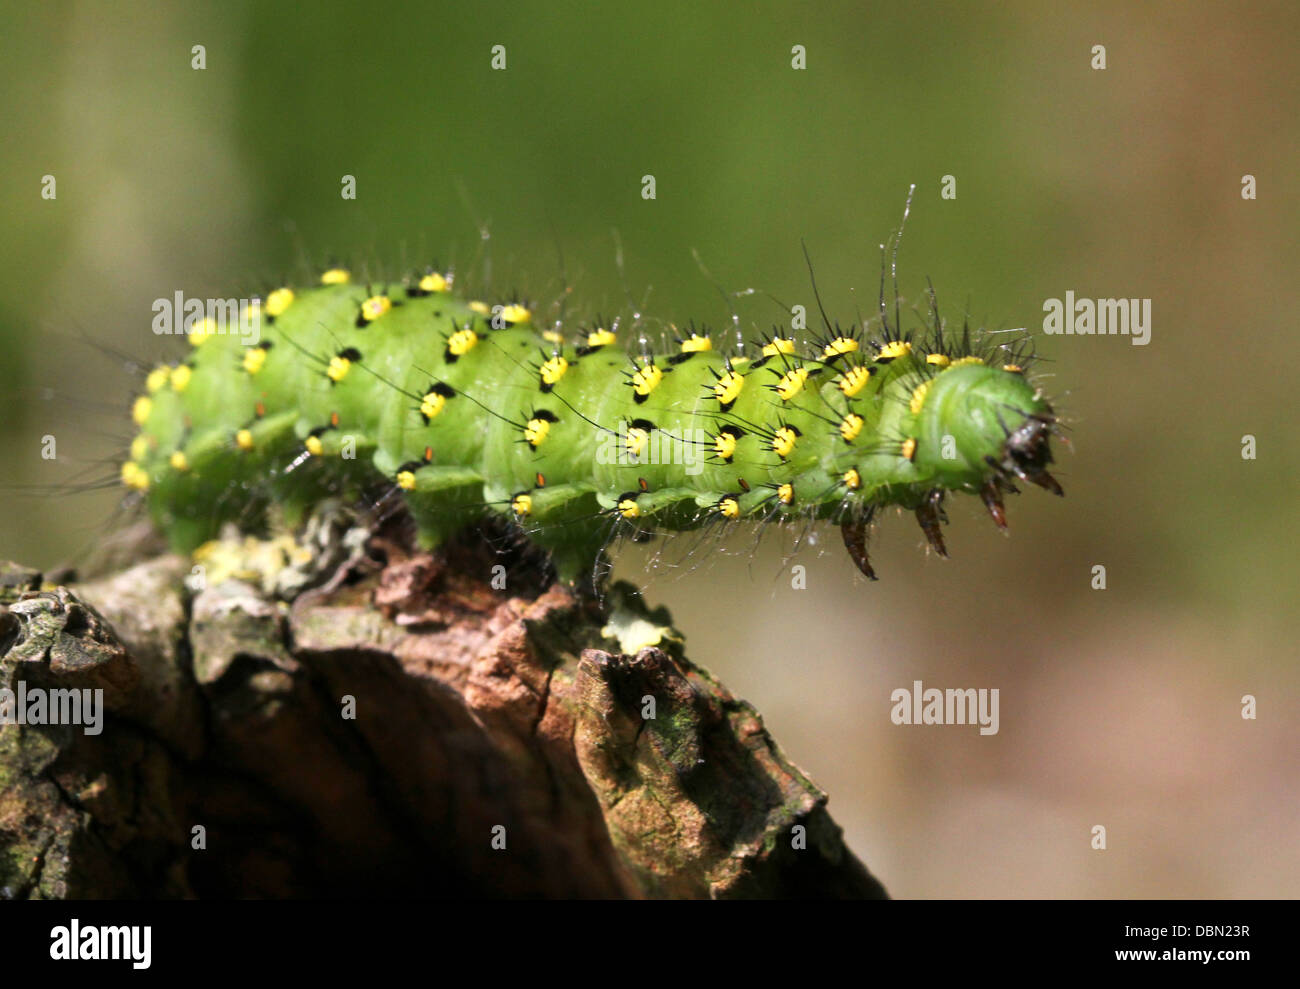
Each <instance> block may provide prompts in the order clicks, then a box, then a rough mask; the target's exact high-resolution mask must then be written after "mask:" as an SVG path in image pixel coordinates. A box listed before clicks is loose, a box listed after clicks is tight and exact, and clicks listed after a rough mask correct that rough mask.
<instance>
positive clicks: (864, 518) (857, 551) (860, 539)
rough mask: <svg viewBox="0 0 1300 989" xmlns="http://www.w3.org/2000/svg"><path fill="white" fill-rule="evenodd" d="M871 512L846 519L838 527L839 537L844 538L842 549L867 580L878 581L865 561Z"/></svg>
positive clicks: (869, 564) (868, 561) (868, 562)
mask: <svg viewBox="0 0 1300 989" xmlns="http://www.w3.org/2000/svg"><path fill="white" fill-rule="evenodd" d="M871 514H872V513H871V512H870V511H867V512H866V514H864V515H857V516H854V517H852V518H849V519H847V520H846V521H844V522H843V523H842V524H841V525H840V535H841V536H843V537H844V548H845V549H847V550H848V551H849V556H850V557H851V558H852V560H853V562H854V563H855V564H856V565H857V568H858V569H859V570H860V571H862V575H863V576H864V577H866V578H867V579H868V580H878V579H879V578H878V577H877V576H876V571H874V570H872V569H871V561H870V560H868V559H867V527H868V526H870V525H871Z"/></svg>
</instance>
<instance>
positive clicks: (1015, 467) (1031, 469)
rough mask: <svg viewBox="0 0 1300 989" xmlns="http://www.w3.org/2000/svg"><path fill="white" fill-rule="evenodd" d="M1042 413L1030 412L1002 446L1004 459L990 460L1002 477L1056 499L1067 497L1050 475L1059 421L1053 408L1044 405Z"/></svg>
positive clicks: (1042, 404)
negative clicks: (1032, 486)
mask: <svg viewBox="0 0 1300 989" xmlns="http://www.w3.org/2000/svg"><path fill="white" fill-rule="evenodd" d="M1041 406H1042V411H1037V412H1031V413H1029V414H1028V415H1026V416H1025V421H1024V422H1023V423H1021V425H1019V426H1017V427H1016V428H1015V429H1013V430H1011V434H1010V435H1009V436H1008V437H1007V438H1006V442H1005V443H1003V444H1002V456H1001V459H994V458H990V459H991V460H992V461H993V462H992V463H991V464H990V466H992V467H995V468H996V469H997V471H998V472H999V473H1000V474H1001V475H1002V476H1004V477H1005V476H1008V475H1015V476H1016V477H1018V478H1020V479H1021V480H1024V481H1028V482H1030V483H1031V484H1037V485H1038V486H1039V487H1040V488H1046V489H1047V490H1048V491H1050V492H1052V494H1055V495H1064V494H1065V492H1064V491H1062V490H1061V486H1060V485H1059V484H1058V483H1057V482H1056V478H1054V477H1052V475H1051V474H1049V473H1047V466H1048V464H1050V463H1051V462H1052V443H1051V440H1052V430H1053V429H1054V428H1055V426H1056V417H1055V416H1054V415H1053V414H1052V408H1051V406H1049V405H1047V403H1045V402H1043V403H1041Z"/></svg>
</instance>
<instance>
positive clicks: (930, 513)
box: [916, 491, 948, 559]
mask: <svg viewBox="0 0 1300 989" xmlns="http://www.w3.org/2000/svg"><path fill="white" fill-rule="evenodd" d="M916 520H917V521H918V522H919V523H921V531H922V532H924V533H925V540H926V542H928V543H929V544H930V548H931V549H933V550H934V551H935V552H936V553H938V554H939V555H940V556H942V557H943V558H944V559H947V558H948V548H947V547H946V546H944V544H943V531H942V530H941V529H940V528H939V525H940V523H942V522H947V521H948V517H947V515H945V514H944V511H943V492H942V491H931V492H930V493H929V494H928V495H926V497H925V501H923V502H921V504H920V505H918V506H917V507H916Z"/></svg>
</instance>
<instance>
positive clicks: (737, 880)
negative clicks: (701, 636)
mask: <svg viewBox="0 0 1300 989" xmlns="http://www.w3.org/2000/svg"><path fill="white" fill-rule="evenodd" d="M129 558H131V554H130V553H123V552H122V551H121V550H120V548H114V549H113V551H112V552H111V553H110V554H108V556H107V557H106V559H109V560H111V563H110V565H109V567H110V572H107V573H104V574H102V575H97V576H95V579H93V580H86V581H80V582H77V581H73V580H70V579H69V578H70V577H72V576H74V575H71V574H62V575H54V576H56V577H58V578H59V580H60V581H61V583H58V584H51V583H50V582H49V581H48V580H46V579H43V578H42V575H40V574H38V573H36V572H35V571H32V570H29V569H25V568H21V567H16V566H13V565H0V607H3V608H4V610H3V611H0V687H8V688H11V689H12V688H13V687H14V686H15V685H16V683H17V681H18V680H20V679H21V680H25V681H26V682H27V684H28V685H29V686H31V685H33V684H39V685H44V686H47V687H65V688H67V687H78V688H85V687H89V688H92V689H96V688H97V689H102V690H103V691H104V694H103V697H104V707H105V712H106V714H105V725H104V730H103V732H102V733H101V734H99V735H94V736H91V735H86V734H84V733H83V732H81V731H80V730H77V729H75V728H74V727H73V726H67V725H55V726H46V725H14V724H9V725H4V726H2V727H0V896H5V897H42V898H51V897H195V896H197V897H205V896H223V897H225V896H239V897H248V896H253V897H290V896H381V895H383V896H387V895H406V896H434V897H455V896H477V897H482V896H501V897H507V896H527V897H764V896H770V897H776V896H836V897H877V896H883V895H884V891H883V889H882V887H881V886H880V884H879V883H878V882H877V881H876V880H875V879H874V877H872V876H871V875H870V874H869V873H868V872H867V870H866V869H865V867H863V865H862V864H861V863H860V862H859V861H858V860H857V859H856V858H855V857H854V855H853V854H852V852H850V851H849V850H848V849H847V847H846V846H845V845H844V842H843V839H842V835H841V832H840V829H839V827H838V826H837V825H835V824H834V822H833V821H832V820H831V818H830V816H829V815H828V813H827V811H826V795H825V794H824V793H823V792H822V791H820V790H819V789H818V788H817V787H816V786H815V785H814V784H813V783H812V782H811V781H810V780H809V779H808V778H807V777H806V776H805V774H804V773H802V772H801V771H800V770H799V769H798V767H796V766H795V765H794V764H793V763H792V762H790V760H789V759H788V758H786V756H785V755H784V754H783V753H782V752H781V750H780V748H779V746H778V745H777V744H776V742H775V741H774V740H773V739H772V738H771V736H770V735H769V734H768V732H767V731H766V729H765V728H764V727H763V724H762V720H761V718H760V717H759V715H758V714H757V712H756V711H754V709H753V708H752V707H751V706H750V705H748V704H747V703H745V702H744V701H741V700H739V699H737V698H735V697H734V696H733V695H732V694H731V693H730V692H728V691H727V689H726V688H725V687H724V686H722V685H721V684H720V683H718V682H717V681H716V680H715V679H714V678H713V677H712V676H711V675H710V674H709V673H708V672H707V671H706V670H704V669H702V668H700V667H698V666H696V665H695V664H694V663H692V662H691V661H690V660H689V659H687V657H686V655H685V652H684V648H683V646H682V644H681V641H680V636H677V635H676V634H675V633H673V632H672V630H671V621H670V619H668V618H667V616H666V615H665V614H664V613H663V612H662V611H659V612H654V613H651V612H649V611H647V610H645V609H644V608H643V607H642V606H640V605H638V604H637V603H636V601H637V598H636V595H635V592H634V590H633V589H630V588H622V589H620V590H619V592H618V594H611V595H609V596H608V597H607V598H606V599H605V600H604V601H603V602H602V601H597V600H593V599H591V598H589V597H585V596H580V595H575V594H574V593H572V592H571V591H569V590H567V589H565V588H564V587H562V586H560V585H556V584H551V583H548V582H547V581H546V580H545V579H544V578H543V577H542V576H541V571H540V570H539V569H537V568H535V567H533V568H531V569H530V567H529V566H528V565H525V564H523V563H520V565H518V566H513V567H511V568H509V571H510V572H511V573H519V574H521V575H523V576H522V577H520V578H519V580H518V583H517V586H508V587H507V588H504V589H503V588H499V587H494V586H493V585H494V578H495V577H496V576H497V575H498V574H499V571H494V570H493V567H494V566H497V565H499V564H500V562H501V558H500V557H499V556H496V555H494V551H493V550H491V549H490V548H489V545H488V543H486V542H484V541H483V540H481V539H474V538H467V539H465V540H461V541H457V542H456V543H454V544H452V545H451V546H449V547H447V548H446V550H445V551H443V552H441V553H440V554H438V555H437V556H433V555H428V554H419V553H413V552H410V551H408V550H407V549H405V548H404V546H403V544H402V542H401V541H400V540H393V539H389V538H385V537H384V536H382V535H378V534H377V535H375V536H374V537H373V538H371V539H369V540H368V541H366V542H365V544H364V552H357V553H351V554H346V555H345V558H339V559H335V560H334V561H333V562H332V566H333V567H334V569H332V570H331V571H330V572H328V573H322V574H320V575H318V578H317V577H313V578H311V579H303V580H301V581H299V582H297V584H296V585H295V586H294V591H295V592H296V593H293V594H285V593H283V592H282V590H281V591H277V590H276V589H274V588H272V589H269V590H268V588H266V587H264V586H258V585H257V583H256V582H248V581H243V580H224V581H221V582H220V583H212V584H207V585H206V586H204V585H203V582H197V583H196V581H195V580H194V579H193V573H192V570H191V561H188V560H182V559H180V558H178V557H176V556H171V555H167V554H162V555H156V556H152V557H150V558H148V559H145V560H144V562H139V563H135V564H134V565H131V566H126V567H124V568H123V567H122V566H121V563H122V560H123V559H129ZM516 562H517V561H516ZM496 583H499V580H497V581H496ZM616 599H619V600H621V601H622V602H623V603H622V604H620V605H619V608H620V609H623V610H622V611H621V612H620V614H618V615H611V611H612V607H611V602H613V601H615V600H616ZM638 609H639V610H638ZM629 615H630V616H631V618H630V620H629V617H628V616H629ZM620 623H621V624H620ZM629 627H631V628H635V629H637V630H638V631H637V634H639V635H643V634H645V630H646V629H649V630H650V632H651V633H657V632H663V633H664V634H662V635H656V634H652V635H651V638H650V639H647V640H646V641H656V642H657V644H656V645H652V646H646V647H645V648H641V649H639V650H638V651H636V652H635V654H632V655H628V654H625V653H622V652H620V651H619V648H620V647H619V645H618V643H617V641H616V640H613V639H610V638H605V637H604V636H603V634H602V633H603V632H604V633H611V632H616V631H618V629H619V628H624V629H627V628H629ZM628 634H629V635H630V634H631V633H628ZM624 641H625V642H626V641H637V640H636V639H635V636H634V637H633V639H632V640H628V639H625V640H624ZM648 715H649V716H648Z"/></svg>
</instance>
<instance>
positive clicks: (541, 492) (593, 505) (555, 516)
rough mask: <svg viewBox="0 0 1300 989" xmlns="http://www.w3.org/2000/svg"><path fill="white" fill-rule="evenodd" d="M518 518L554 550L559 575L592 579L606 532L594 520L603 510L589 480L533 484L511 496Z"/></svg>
mask: <svg viewBox="0 0 1300 989" xmlns="http://www.w3.org/2000/svg"><path fill="white" fill-rule="evenodd" d="M511 507H512V509H513V511H514V514H515V519H516V521H517V522H518V523H519V525H520V526H521V527H522V528H523V529H524V531H525V532H526V533H527V534H528V538H529V539H531V540H532V541H533V542H534V543H536V544H537V545H538V546H541V547H542V548H543V549H546V550H547V551H549V552H550V554H551V563H552V565H553V566H554V567H555V573H556V576H557V577H559V579H560V580H562V581H564V582H565V583H566V584H579V583H584V582H586V581H589V580H590V579H591V575H592V571H593V562H594V561H596V560H597V558H598V557H599V556H600V554H601V551H602V549H603V548H604V544H605V533H604V532H603V531H602V530H601V529H600V527H598V526H593V525H592V524H591V519H592V518H593V516H595V515H597V514H598V513H599V512H600V505H599V503H598V502H597V500H596V492H595V489H594V488H592V487H591V486H590V485H587V484H558V485H555V486H554V487H542V488H533V489H532V490H531V491H528V492H525V493H521V494H518V495H515V496H514V498H513V499H512V500H511Z"/></svg>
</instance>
